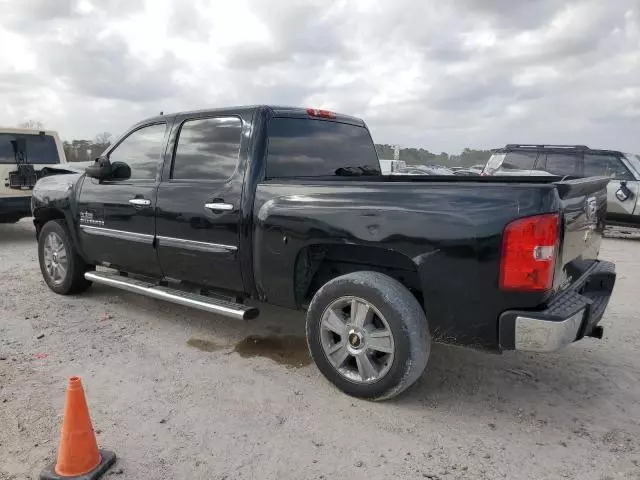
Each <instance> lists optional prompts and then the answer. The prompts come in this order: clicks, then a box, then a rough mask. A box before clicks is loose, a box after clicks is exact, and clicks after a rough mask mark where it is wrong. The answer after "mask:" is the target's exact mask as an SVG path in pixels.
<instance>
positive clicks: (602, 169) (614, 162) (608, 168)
mask: <svg viewBox="0 0 640 480" xmlns="http://www.w3.org/2000/svg"><path fill="white" fill-rule="evenodd" d="M583 175H584V176H585V177H600V176H603V177H609V178H612V179H613V180H633V176H632V175H631V173H629V170H627V167H625V166H624V164H623V163H622V161H621V160H620V158H619V157H616V156H614V155H604V154H594V153H588V154H586V155H585V156H584V173H583Z"/></svg>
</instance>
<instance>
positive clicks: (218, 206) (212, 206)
mask: <svg viewBox="0 0 640 480" xmlns="http://www.w3.org/2000/svg"><path fill="white" fill-rule="evenodd" d="M204 208H206V209H208V210H212V211H214V212H215V211H217V212H230V211H231V210H233V205H231V204H230V203H221V202H216V203H205V204H204Z"/></svg>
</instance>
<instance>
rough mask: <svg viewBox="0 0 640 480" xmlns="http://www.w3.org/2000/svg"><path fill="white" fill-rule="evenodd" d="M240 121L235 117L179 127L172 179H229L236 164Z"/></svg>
mask: <svg viewBox="0 0 640 480" xmlns="http://www.w3.org/2000/svg"><path fill="white" fill-rule="evenodd" d="M241 137H242V122H241V120H240V119H239V118H237V117H216V118H203V119H198V120H187V121H185V122H184V123H183V124H182V127H181V128H180V134H179V136H178V143H177V145H176V149H175V155H174V158H173V169H172V172H171V178H173V179H176V180H215V181H225V180H228V179H229V178H230V177H231V176H232V175H233V172H234V171H235V170H236V167H237V165H238V158H239V154H240V140H241Z"/></svg>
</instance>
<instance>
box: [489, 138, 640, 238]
mask: <svg viewBox="0 0 640 480" xmlns="http://www.w3.org/2000/svg"><path fill="white" fill-rule="evenodd" d="M482 175H509V176H512V175H523V176H531V175H555V176H559V177H597V176H606V177H609V178H611V181H610V182H609V185H608V186H607V223H609V224H611V225H622V226H636V227H637V226H640V197H639V194H640V158H639V157H638V155H635V154H630V153H623V152H620V151H617V150H597V149H593V148H589V147H587V146H585V145H514V144H510V145H506V146H505V147H504V148H500V149H497V150H495V151H494V152H493V154H492V155H491V157H490V158H489V160H488V161H487V164H486V165H485V167H484V170H483V171H482Z"/></svg>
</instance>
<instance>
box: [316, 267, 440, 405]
mask: <svg viewBox="0 0 640 480" xmlns="http://www.w3.org/2000/svg"><path fill="white" fill-rule="evenodd" d="M354 302H355V304H354ZM354 309H355V311H356V314H355V315H352V312H353V311H354ZM359 312H360V313H359ZM371 312H372V313H371ZM332 314H335V317H336V318H338V320H339V321H338V322H336V321H335V318H334V315H332ZM362 319H364V320H362ZM343 324H344V328H343ZM339 332H341V333H339ZM389 333H390V334H391V335H389ZM306 334H307V343H308V345H309V351H310V352H311V357H312V358H313V360H314V362H315V364H316V366H317V367H318V369H319V370H320V372H321V373H322V374H323V375H324V376H325V378H326V379H327V380H329V381H330V382H331V383H333V384H334V385H335V386H336V387H338V388H339V389H340V390H342V391H343V392H345V393H346V394H348V395H351V396H354V397H359V398H366V399H370V400H387V399H389V398H392V397H394V396H396V395H398V394H400V393H401V392H403V391H404V390H405V389H407V388H408V387H409V386H411V385H412V384H413V383H414V382H415V381H416V380H417V379H418V378H420V376H421V375H422V373H423V372H424V369H425V367H426V365H427V360H428V358H429V353H430V351H431V335H430V334H429V327H428V324H427V319H426V318H425V315H424V311H423V310H422V307H421V306H420V304H419V303H418V301H417V300H416V298H415V297H414V296H413V295H412V294H411V292H409V290H407V289H406V288H405V287H404V286H403V285H402V284H401V283H400V282H398V281H396V280H394V279H393V278H391V277H389V276H387V275H384V274H381V273H378V272H355V273H350V274H348V275H343V276H341V277H337V278H335V279H333V280H331V281H329V282H327V283H326V284H325V285H324V286H323V287H322V288H320V290H318V292H317V293H316V294H315V296H314V297H313V300H312V301H311V304H310V305H309V309H308V311H307V322H306ZM345 355H346V357H345ZM343 357H345V359H344V360H343ZM370 365H373V368H372V367H371V366H370ZM363 372H364V373H365V374H363Z"/></svg>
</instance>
